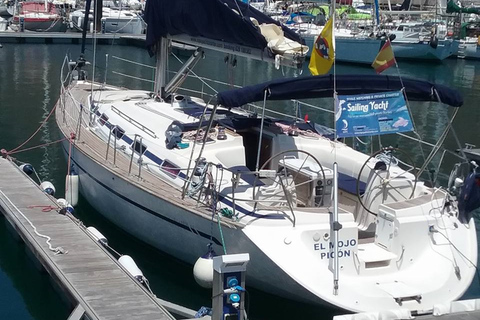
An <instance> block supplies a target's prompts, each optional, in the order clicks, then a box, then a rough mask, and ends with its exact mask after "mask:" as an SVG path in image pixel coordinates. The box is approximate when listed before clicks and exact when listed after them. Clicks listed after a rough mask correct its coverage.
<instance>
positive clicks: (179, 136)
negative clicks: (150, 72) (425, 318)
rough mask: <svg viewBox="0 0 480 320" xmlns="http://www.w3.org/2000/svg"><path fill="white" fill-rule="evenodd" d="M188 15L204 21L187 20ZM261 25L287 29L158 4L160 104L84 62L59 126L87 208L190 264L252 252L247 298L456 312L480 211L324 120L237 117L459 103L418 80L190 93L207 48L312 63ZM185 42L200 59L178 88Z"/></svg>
mask: <svg viewBox="0 0 480 320" xmlns="http://www.w3.org/2000/svg"><path fill="white" fill-rule="evenodd" d="M183 6H186V7H183ZM186 8H188V9H189V10H186ZM179 12H183V13H184V14H187V13H188V12H191V14H190V15H188V14H187V16H185V17H183V18H184V19H179V16H178V15H177V13H179ZM209 17H215V19H213V18H212V19H210V18H209ZM251 18H254V19H255V20H256V21H257V22H258V23H259V25H261V24H262V23H274V22H272V21H271V20H270V19H269V18H267V17H264V16H263V15H261V14H260V13H259V12H258V11H256V10H253V9H251V8H250V7H248V6H247V5H245V4H243V3H241V2H238V3H237V2H236V1H234V0H218V1H194V0H192V1H182V2H171V1H167V0H157V1H148V2H147V7H146V22H147V25H148V30H147V43H148V45H149V48H150V49H151V50H153V51H154V52H155V54H156V55H157V57H158V59H157V76H156V87H155V90H154V92H147V91H140V90H126V89H123V88H118V87H114V86H110V85H107V84H105V83H97V82H92V81H89V80H86V79H85V78H84V76H83V71H82V70H81V67H82V66H83V65H84V60H80V61H79V63H78V64H75V63H72V65H73V66H74V68H73V70H72V73H71V74H69V76H65V75H62V79H67V82H69V83H68V84H66V86H65V87H62V92H61V96H60V99H59V101H58V103H57V106H56V108H57V109H56V122H57V124H58V126H59V128H60V130H61V132H62V134H63V135H64V136H65V137H68V138H69V139H70V143H71V147H70V145H69V143H68V142H66V144H65V150H66V152H67V155H68V157H69V160H70V163H72V168H73V170H75V171H76V172H77V173H78V175H79V181H80V189H81V192H82V194H83V195H84V197H85V198H86V199H87V200H88V201H89V202H90V203H91V204H92V206H93V207H94V208H96V209H97V210H98V211H99V212H100V213H101V214H102V215H104V216H105V217H107V218H108V219H109V220H111V221H113V222H114V223H115V224H117V225H118V226H120V227H121V228H123V229H125V230H126V231H128V232H129V233H131V234H132V235H134V236H136V237H138V238H139V239H141V240H143V241H144V242H146V243H148V244H150V245H152V246H154V247H156V248H158V249H160V250H162V251H165V252H167V253H169V254H171V255H173V256H175V257H177V258H179V259H181V260H183V261H186V262H188V263H192V264H193V263H194V262H195V261H196V259H197V258H198V257H199V256H201V255H202V254H203V253H205V250H206V247H207V245H208V244H212V245H213V248H214V249H215V251H216V252H217V253H221V252H228V253H229V254H230V253H244V252H248V253H249V254H250V263H249V266H248V271H247V277H248V278H247V284H248V285H252V286H255V287H257V288H260V289H263V290H266V291H268V292H271V293H273V294H277V295H281V296H285V297H288V298H292V299H296V300H300V301H306V302H311V303H316V304H323V305H329V306H334V307H337V308H342V309H346V310H350V311H369V310H378V309H398V308H402V309H405V310H407V311H409V312H412V313H413V312H415V311H417V312H419V311H422V312H428V311H429V310H432V308H433V305H434V304H435V303H444V302H449V301H453V300H455V299H458V298H459V297H460V296H461V295H462V294H463V293H464V292H465V290H466V289H467V288H468V286H469V285H470V283H471V281H472V279H473V276H474V273H475V265H474V263H475V262H476V261H477V239H476V233H475V226H474V221H473V219H471V218H469V212H470V209H471V208H470V207H469V209H468V210H465V209H464V208H465V203H463V202H462V203H460V207H461V208H462V210H459V209H458V206H457V200H456V198H455V195H456V194H458V191H456V192H457V193H455V191H454V190H453V187H452V188H451V189H448V190H447V189H442V188H438V187H432V186H430V185H429V184H428V183H425V182H422V181H420V180H419V175H418V171H417V170H415V169H414V168H411V167H410V168H409V167H407V168H406V167H404V166H403V165H401V164H400V163H399V162H397V161H396V157H395V156H394V152H395V151H396V150H395V149H392V148H390V149H384V150H382V151H383V152H381V153H378V154H376V155H383V156H382V157H380V156H378V157H376V156H369V155H366V154H363V153H361V152H359V151H356V150H354V149H352V148H350V147H349V146H347V145H346V144H344V143H343V142H341V141H339V140H335V139H333V140H332V139H331V137H330V136H329V135H328V133H329V131H322V130H320V129H321V127H319V126H317V125H315V124H313V123H312V122H305V121H301V120H299V119H297V120H296V121H285V120H281V119H273V118H268V117H265V116H263V115H264V114H263V113H262V116H258V115H257V114H256V113H251V112H248V111H244V110H242V109H239V108H237V107H240V106H242V105H245V104H248V103H251V102H254V101H265V100H277V99H287V100H288V99H299V98H315V97H317V98H319V97H332V96H333V93H334V92H336V94H339V95H343V94H359V93H368V94H372V93H374V92H377V93H378V92H380V93H381V92H391V91H392V90H400V89H401V90H403V92H404V93H405V94H406V95H407V97H409V101H414V100H420V101H439V102H441V103H444V104H450V105H452V106H454V107H459V106H460V105H461V104H462V102H463V101H462V99H461V97H459V96H458V93H457V92H456V91H454V90H452V89H449V88H445V87H443V86H437V85H433V84H431V83H428V82H423V81H420V80H409V79H402V81H400V80H399V79H398V78H395V77H388V76H356V77H355V76H351V77H349V76H344V77H340V76H333V75H332V76H323V77H300V78H295V79H285V80H278V81H273V82H269V83H264V84H259V85H255V86H251V87H246V88H243V89H237V90H232V91H227V92H223V93H219V94H217V96H216V102H212V103H206V102H204V101H203V100H202V99H200V98H198V97H193V96H185V95H180V94H178V91H177V90H178V87H179V85H180V81H181V80H182V79H183V78H185V77H186V73H187V71H190V70H192V68H193V66H194V65H195V63H196V62H197V61H198V59H200V58H201V57H202V56H203V49H202V48H208V49H214V50H218V51H222V52H226V53H233V54H237V55H241V56H247V57H252V58H254V57H256V58H257V59H262V60H266V61H271V62H272V63H273V62H276V63H277V64H279V63H284V64H290V65H296V64H299V63H301V62H302V59H303V57H304V56H301V55H300V53H301V51H300V53H299V52H297V53H296V55H295V54H290V55H287V58H283V57H282V56H279V55H275V54H274V53H273V51H272V50H271V49H270V48H269V47H268V41H267V40H266V39H264V38H263V36H262V35H261V34H260V32H259V30H258V29H257V28H256V26H255V25H254V24H253V23H251V21H252V19H251ZM196 19H200V20H201V21H203V22H204V23H193V22H195V21H197V22H199V20H196ZM186 21H188V22H189V23H186V24H184V22H186ZM284 32H285V37H288V38H290V40H293V41H295V40H296V38H295V36H294V35H293V36H291V35H290V34H289V31H288V30H285V31H284ZM171 40H176V41H183V42H185V43H188V44H194V45H196V46H199V47H200V48H199V49H198V51H196V52H195V53H194V54H193V56H192V57H191V58H190V59H189V61H188V62H187V64H186V65H185V66H184V67H182V68H181V69H180V70H179V71H178V72H177V73H176V75H175V76H173V78H172V79H171V80H170V81H169V82H167V73H166V65H167V56H168V52H169V45H170V42H171ZM292 59H293V60H292ZM402 83H403V85H402ZM402 88H403V89H402ZM263 110H264V109H263ZM455 110H458V108H455ZM455 113H456V111H455ZM403 125H404V123H397V122H395V126H397V127H398V126H403ZM391 126H392V128H393V127H394V125H393V124H392V125H391ZM347 127H348V126H347ZM344 129H346V127H344ZM449 129H451V128H450V126H448V127H447V128H446V129H445V134H444V135H442V139H440V140H441V141H439V143H441V142H442V141H443V139H444V138H445V135H446V133H447V132H448V131H449ZM437 147H438V146H435V148H434V151H435V152H432V153H431V156H432V157H433V155H434V154H435V153H436V152H437V151H438V150H439V149H438V148H437ZM69 150H70V151H69ZM384 152H385V154H384ZM427 160H429V159H427ZM334 163H337V164H338V165H334ZM463 165H468V163H467V164H465V163H464V164H463ZM420 169H421V170H422V169H424V168H420ZM421 170H420V171H421ZM337 172H338V175H337V174H336V173H337ZM337 176H338V179H337ZM452 177H453V176H452ZM454 178H455V177H454ZM456 178H457V179H456V186H457V187H460V181H461V180H460V177H456ZM468 181H470V180H468ZM457 190H458V189H457ZM332 194H334V195H335V196H334V197H332ZM67 199H68V194H67ZM336 203H338V206H337V205H336ZM468 206H470V204H468V205H467V207H468ZM332 210H333V211H335V212H336V214H334V215H333V214H331V212H332ZM460 211H461V214H460Z"/></svg>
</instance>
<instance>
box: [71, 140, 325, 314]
mask: <svg viewBox="0 0 480 320" xmlns="http://www.w3.org/2000/svg"><path fill="white" fill-rule="evenodd" d="M68 148H69V145H68V142H65V144H64V150H65V152H66V151H67V150H68ZM66 154H67V153H66ZM72 154H73V157H72V159H71V161H72V163H73V164H74V168H75V170H76V171H77V173H78V175H79V187H80V192H81V194H82V195H83V196H84V197H85V199H86V200H87V201H88V202H89V203H90V204H91V205H92V207H94V208H95V210H96V211H98V212H99V213H100V214H101V215H102V216H104V217H105V218H107V219H108V220H110V221H111V222H112V223H114V224H115V225H117V226H118V227H120V228H121V229H123V230H125V231H126V232H127V233H129V234H131V235H133V236H134V237H136V238H138V239H140V240H142V241H143V242H145V243H147V244H149V245H151V246H153V247H155V248H157V249H159V250H160V251H163V252H166V253H168V254H170V255H171V256H174V257H176V258H178V259H180V260H182V261H184V262H187V263H189V264H192V265H193V264H194V263H195V261H196V260H197V259H198V258H199V257H201V256H202V255H204V254H205V253H206V251H207V245H208V244H209V243H213V248H214V250H215V252H216V253H217V254H222V253H223V247H222V245H221V243H222V237H223V241H224V243H225V248H226V250H227V252H228V254H235V253H246V252H248V253H249V255H250V262H249V264H248V271H247V276H248V279H247V282H248V285H249V286H250V285H252V286H254V287H256V288H257V289H259V290H262V289H263V290H265V288H268V292H269V293H272V294H274V295H277V296H282V297H285V298H288V299H292V300H297V301H301V302H309V303H312V304H319V305H323V306H327V307H331V308H333V307H334V306H333V305H331V304H329V303H328V302H326V301H324V300H321V299H320V298H319V297H317V296H315V295H314V294H312V293H311V292H310V291H308V290H306V289H305V288H304V287H302V286H301V285H299V284H298V283H297V282H296V281H294V280H293V279H292V278H291V277H290V276H289V275H287V274H286V273H285V272H284V271H283V270H282V269H281V268H279V267H278V266H277V265H276V264H275V263H274V262H273V261H272V260H271V259H270V258H268V257H267V256H266V255H265V254H264V253H263V251H261V250H260V249H259V248H258V247H257V246H256V245H255V244H254V243H253V242H252V241H251V240H250V239H249V238H248V236H246V235H245V233H244V232H243V230H242V229H239V228H225V227H223V228H222V234H220V231H219V227H218V223H217V221H216V220H212V218H211V217H202V216H199V215H198V214H194V213H192V210H189V208H182V207H181V206H177V205H175V204H173V203H172V202H170V201H167V200H165V199H162V198H160V197H157V196H155V195H153V194H151V193H149V192H148V191H146V190H144V189H142V188H139V187H137V186H135V185H133V184H131V183H130V182H128V181H125V180H123V179H122V178H121V177H119V176H118V175H116V174H115V173H112V172H111V171H110V170H108V169H107V168H105V167H104V166H102V165H101V164H99V163H97V162H96V161H94V160H92V159H91V158H90V157H88V156H87V155H85V154H83V153H82V151H81V150H79V149H75V150H74V151H73V152H72ZM190 209H194V208H190ZM210 235H212V238H211V237H210ZM279 279H281V280H280V281H279ZM300 297H301V298H300Z"/></svg>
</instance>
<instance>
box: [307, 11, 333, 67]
mask: <svg viewBox="0 0 480 320" xmlns="http://www.w3.org/2000/svg"><path fill="white" fill-rule="evenodd" d="M333 41H334V40H333V18H330V19H328V21H327V23H326V24H325V27H323V30H322V32H321V33H320V35H319V36H318V37H317V39H316V40H315V43H314V44H313V50H312V54H311V56H310V64H309V65H308V68H309V69H310V73H311V74H312V75H314V76H316V75H319V74H325V73H327V72H328V71H329V70H330V68H331V67H332V65H333V59H334V56H335V55H334V50H335V49H334V44H333Z"/></svg>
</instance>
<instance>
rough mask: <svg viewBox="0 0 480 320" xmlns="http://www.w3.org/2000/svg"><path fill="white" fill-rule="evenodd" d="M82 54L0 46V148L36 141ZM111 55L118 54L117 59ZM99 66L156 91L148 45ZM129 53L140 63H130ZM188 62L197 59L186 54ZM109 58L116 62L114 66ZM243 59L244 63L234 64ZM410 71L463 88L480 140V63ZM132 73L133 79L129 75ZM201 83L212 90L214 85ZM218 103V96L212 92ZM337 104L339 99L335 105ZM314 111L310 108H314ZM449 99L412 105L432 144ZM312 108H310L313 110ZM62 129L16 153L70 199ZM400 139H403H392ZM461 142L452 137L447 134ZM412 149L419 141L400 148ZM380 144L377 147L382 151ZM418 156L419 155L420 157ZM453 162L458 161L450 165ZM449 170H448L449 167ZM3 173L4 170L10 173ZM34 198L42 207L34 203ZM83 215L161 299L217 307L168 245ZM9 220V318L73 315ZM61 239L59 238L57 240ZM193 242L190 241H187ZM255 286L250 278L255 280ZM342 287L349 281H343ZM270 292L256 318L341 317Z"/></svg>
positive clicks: (327, 120) (5, 258)
mask: <svg viewBox="0 0 480 320" xmlns="http://www.w3.org/2000/svg"><path fill="white" fill-rule="evenodd" d="M79 51H80V46H79V45H44V44H4V45H3V48H1V49H0V128H1V134H0V149H2V148H4V149H6V150H11V149H13V148H15V147H17V146H18V145H20V144H22V143H23V142H24V141H25V140H27V139H28V138H29V137H30V136H31V135H32V134H33V133H34V132H35V131H36V130H37V128H38V127H39V126H40V124H41V123H42V122H43V121H44V120H45V119H46V118H47V117H48V115H49V113H50V112H51V110H52V108H53V107H54V105H55V103H56V101H57V99H58V97H59V89H60V70H61V66H62V63H63V61H64V58H65V56H66V54H69V56H70V57H71V59H73V60H75V59H77V57H78V53H79ZM107 55H108V58H107ZM93 56H94V52H93V47H89V48H88V50H87V52H86V58H87V60H89V61H93ZM95 56H96V59H97V67H96V68H95V71H94V72H92V71H90V77H95V79H97V80H98V81H104V80H105V79H106V80H107V82H108V83H110V84H114V85H118V86H125V87H129V88H136V89H144V90H152V88H153V84H152V82H151V80H153V77H154V74H153V69H151V68H149V67H147V66H152V65H154V58H151V57H149V55H148V53H147V52H146V50H144V49H142V48H136V47H128V46H116V45H104V46H98V47H97V48H96V52H95ZM118 58H121V59H127V60H132V61H135V62H137V63H140V64H142V65H140V64H129V63H126V62H125V61H122V60H120V59H118ZM177 58H178V60H182V61H185V60H186V59H187V56H185V55H184V54H180V53H178V54H177ZM177 58H172V59H171V60H170V61H169V64H170V67H171V69H173V70H175V67H176V66H177V65H179V64H180V63H179V61H178V60H177ZM107 62H108V63H107ZM233 65H235V67H233ZM399 67H400V69H399V70H398V71H397V69H396V68H393V67H392V68H390V69H389V70H387V71H386V72H385V74H392V75H397V73H398V72H399V73H400V75H402V76H405V77H412V78H420V79H425V80H428V81H431V82H436V83H440V84H444V85H447V86H449V87H454V88H456V89H458V90H459V91H460V92H461V93H462V94H463V96H464V100H465V103H464V106H463V107H462V108H461V110H460V112H459V114H458V116H457V119H456V122H455V123H454V128H455V130H456V132H457V134H458V137H459V139H460V141H461V142H462V143H463V142H468V143H472V144H476V145H477V146H480V134H479V132H478V130H479V129H478V128H479V126H478V124H479V123H480V108H479V107H478V106H479V101H480V61H469V60H456V59H449V60H446V61H444V62H443V63H441V64H425V63H413V62H403V61H400V62H399ZM335 71H336V73H338V74H341V73H361V74H372V73H374V70H373V69H372V68H370V67H360V66H353V65H336V66H335ZM302 72H303V75H306V74H308V66H307V65H305V66H304V68H303V70H292V69H279V70H276V69H275V68H274V66H272V65H267V64H266V63H263V62H259V61H247V60H245V59H241V58H238V59H237V60H233V58H232V57H225V56H221V55H219V54H218V53H209V52H207V55H206V58H205V59H203V60H201V61H200V62H199V64H198V65H197V68H195V73H196V74H198V75H200V76H203V77H207V78H211V79H216V80H219V81H222V82H224V83H225V84H226V86H224V87H223V88H224V89H227V88H228V85H229V84H233V83H236V84H240V85H248V84H254V83H259V82H262V81H267V80H269V79H273V78H280V77H285V76H301V75H302V74H301V73H302ZM122 74H124V75H125V74H126V75H130V76H133V78H132V77H125V76H122ZM197 89H198V90H201V91H207V86H199V87H197ZM206 100H208V99H206ZM326 104H327V108H328V107H330V109H332V107H331V106H332V105H333V103H331V102H326ZM277 108H278V111H282V112H290V113H291V111H292V108H293V107H292V106H290V105H285V106H283V105H282V106H278V107H277ZM304 112H305V111H304ZM448 112H449V110H448V109H447V107H446V106H441V105H437V104H432V105H430V104H416V105H412V113H413V116H414V118H415V125H416V128H417V131H418V132H419V133H420V134H421V135H422V136H424V137H426V140H427V141H430V142H435V140H436V139H437V138H438V137H439V135H440V133H441V131H442V130H443V129H444V128H445V126H446V124H447V113H448ZM305 113H307V112H305ZM303 115H304V114H303ZM308 116H309V119H311V120H314V121H317V122H320V123H323V124H326V125H331V122H332V118H333V116H332V114H330V113H325V114H320V113H312V114H308ZM60 138H61V136H60V133H59V131H58V129H57V127H56V125H55V122H54V120H53V118H51V119H49V120H48V121H46V124H45V125H44V126H43V127H42V128H41V129H40V130H39V132H38V133H37V134H36V135H35V136H34V137H33V138H32V139H31V140H30V141H29V143H28V144H26V145H25V148H29V147H36V148H34V149H32V150H28V151H25V152H21V153H17V154H15V155H14V157H15V158H17V159H18V160H19V161H22V162H29V163H31V164H32V165H33V166H34V168H35V169H36V171H37V173H38V175H39V177H40V178H41V179H42V181H50V182H52V183H53V184H54V186H55V187H56V189H57V190H56V196H57V197H63V195H64V181H65V174H66V172H67V164H66V160H65V158H64V155H63V154H62V150H61V149H60V145H59V144H58V143H53V144H49V143H52V142H54V141H56V140H58V139H60ZM388 143H392V145H394V144H395V143H396V141H395V140H392V141H388ZM447 144H450V147H451V148H455V144H454V141H453V140H452V139H450V140H447ZM398 147H399V148H402V149H405V150H410V146H409V145H398ZM377 149H378V148H376V149H375V150H377ZM416 157H418V154H417V155H416ZM446 167H447V168H448V169H450V168H451V166H450V165H448V164H447V166H446ZM443 174H444V175H445V174H448V172H443ZM0 178H1V173H0ZM32 205H35V204H34V203H32ZM76 216H77V217H78V218H80V219H81V220H82V221H83V223H84V224H85V225H86V226H95V227H96V228H97V229H98V230H100V232H102V233H103V234H104V235H105V236H106V237H107V238H108V241H109V244H110V245H111V246H112V247H113V248H114V249H115V250H117V251H118V252H120V253H122V254H128V255H130V256H132V257H133V258H134V259H135V261H136V263H137V264H138V266H139V267H140V269H141V270H142V271H143V273H144V274H145V276H146V277H147V278H148V279H149V281H150V285H151V287H152V290H153V292H154V293H155V294H156V295H157V296H158V297H160V298H162V299H165V300H169V301H172V302H175V303H178V304H182V305H185V306H187V307H189V308H191V309H194V310H197V309H199V308H200V307H201V306H210V299H211V292H210V290H207V289H203V288H200V287H199V286H198V285H197V284H196V283H195V281H194V278H193V274H192V266H190V265H187V264H185V263H183V262H180V261H178V260H176V259H174V258H172V257H170V256H167V255H165V254H163V253H161V252H159V251H158V250H155V249H153V248H152V247H149V246H148V245H146V244H144V243H142V242H140V241H138V240H136V239H134V238H132V237H131V236H129V235H128V234H126V233H125V232H123V231H122V230H120V229H118V228H116V227H115V226H114V225H113V224H111V223H110V222H108V221H106V220H105V219H103V218H102V217H101V216H100V215H99V214H97V213H96V212H95V210H94V209H93V208H92V207H91V206H90V205H89V204H88V203H87V202H86V201H85V200H84V199H83V198H80V201H79V205H78V207H77V208H76ZM9 231H11V230H9V227H8V223H7V222H6V221H5V219H4V218H3V216H1V215H0V319H21V320H23V319H35V320H47V319H48V320H51V319H66V318H67V317H68V315H69V312H70V311H71V310H70V306H69V305H68V303H67V302H66V301H65V299H64V297H63V296H62V294H61V293H60V292H59V291H58V290H55V289H56V288H55V285H54V284H53V283H52V282H51V281H50V279H49V276H48V274H47V273H45V272H41V270H40V268H38V267H37V266H36V264H35V263H34V262H33V261H34V258H32V257H30V255H29V253H28V249H27V248H26V247H25V246H24V245H23V244H22V243H21V242H19V241H16V240H15V237H14V236H13V235H12V232H9ZM52 242H53V243H55V239H52ZM178 245H179V246H180V245H188V243H179V244H178ZM247 288H248V282H247ZM340 290H341V279H340ZM265 291H267V292H262V291H258V290H254V289H248V297H247V298H248V300H249V303H248V308H247V312H248V314H249V318H250V319H255V320H259V319H265V320H268V319H272V320H273V319H276V320H277V319H331V318H332V316H333V315H334V314H337V313H339V312H338V311H334V310H328V309H322V308H321V307H318V306H311V305H305V304H302V303H298V302H292V301H288V300H284V299H282V298H278V297H275V296H272V295H269V294H268V288H265ZM479 297H480V285H479V279H478V277H475V279H474V280H473V283H472V285H471V287H470V289H469V290H468V291H467V292H466V294H465V296H464V298H479Z"/></svg>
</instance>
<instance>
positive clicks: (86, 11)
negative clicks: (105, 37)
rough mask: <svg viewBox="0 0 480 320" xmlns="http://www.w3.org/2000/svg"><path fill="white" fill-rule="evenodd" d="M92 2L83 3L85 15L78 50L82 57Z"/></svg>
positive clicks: (87, 0)
mask: <svg viewBox="0 0 480 320" xmlns="http://www.w3.org/2000/svg"><path fill="white" fill-rule="evenodd" d="M91 3H92V0H86V1H85V15H84V17H83V27H82V49H81V50H80V56H81V57H83V55H84V54H85V42H86V39H87V29H88V17H89V16H90V5H91Z"/></svg>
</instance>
